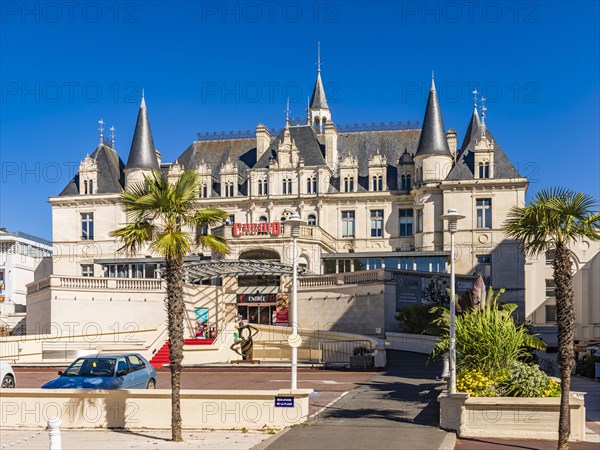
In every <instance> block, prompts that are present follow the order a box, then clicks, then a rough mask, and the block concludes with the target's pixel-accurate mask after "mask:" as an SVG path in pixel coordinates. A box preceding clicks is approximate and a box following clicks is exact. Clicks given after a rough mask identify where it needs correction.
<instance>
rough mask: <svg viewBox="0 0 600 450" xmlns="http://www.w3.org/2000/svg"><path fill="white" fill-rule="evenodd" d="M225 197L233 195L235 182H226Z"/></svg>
mask: <svg viewBox="0 0 600 450" xmlns="http://www.w3.org/2000/svg"><path fill="white" fill-rule="evenodd" d="M225 197H233V182H232V181H228V182H226V183H225Z"/></svg>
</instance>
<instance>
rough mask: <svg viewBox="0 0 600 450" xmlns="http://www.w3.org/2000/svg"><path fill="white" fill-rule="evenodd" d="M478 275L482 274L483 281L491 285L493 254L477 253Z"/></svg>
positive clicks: (476, 269)
mask: <svg viewBox="0 0 600 450" xmlns="http://www.w3.org/2000/svg"><path fill="white" fill-rule="evenodd" d="M475 272H476V273H477V275H481V277H482V278H483V282H484V283H485V285H486V286H489V285H490V284H491V282H492V255H477V267H476V268H475Z"/></svg>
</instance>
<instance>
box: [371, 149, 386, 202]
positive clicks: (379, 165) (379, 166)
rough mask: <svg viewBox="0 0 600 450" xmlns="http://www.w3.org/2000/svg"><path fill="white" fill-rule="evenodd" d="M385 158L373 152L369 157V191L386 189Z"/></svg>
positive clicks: (377, 152)
mask: <svg viewBox="0 0 600 450" xmlns="http://www.w3.org/2000/svg"><path fill="white" fill-rule="evenodd" d="M386 172H387V160H386V158H385V156H383V155H382V154H381V153H379V150H377V151H376V152H375V154H373V155H372V156H371V157H370V158H369V191H375V192H376V191H383V190H386V189H387V174H386Z"/></svg>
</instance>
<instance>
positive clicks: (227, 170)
mask: <svg viewBox="0 0 600 450" xmlns="http://www.w3.org/2000/svg"><path fill="white" fill-rule="evenodd" d="M238 179H239V174H238V167H237V164H236V163H234V162H232V161H231V159H230V158H227V161H225V162H224V163H223V164H222V165H221V169H220V170H219V180H220V182H221V197H235V196H237V195H238Z"/></svg>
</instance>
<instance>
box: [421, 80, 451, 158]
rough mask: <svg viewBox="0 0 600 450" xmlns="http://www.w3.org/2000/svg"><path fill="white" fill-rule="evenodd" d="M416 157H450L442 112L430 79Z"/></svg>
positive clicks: (433, 84) (433, 83)
mask: <svg viewBox="0 0 600 450" xmlns="http://www.w3.org/2000/svg"><path fill="white" fill-rule="evenodd" d="M416 155H447V156H452V155H451V153H450V148H449V147H448V141H447V140H446V131H445V128H444V121H443V120H442V112H441V110H440V103H439V101H438V97H437V92H436V90H435V82H434V81H433V79H431V89H430V90H429V98H428V99H427V108H426V109H425V118H424V119H423V127H422V129H421V137H420V139H419V145H418V147H417V153H416Z"/></svg>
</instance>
